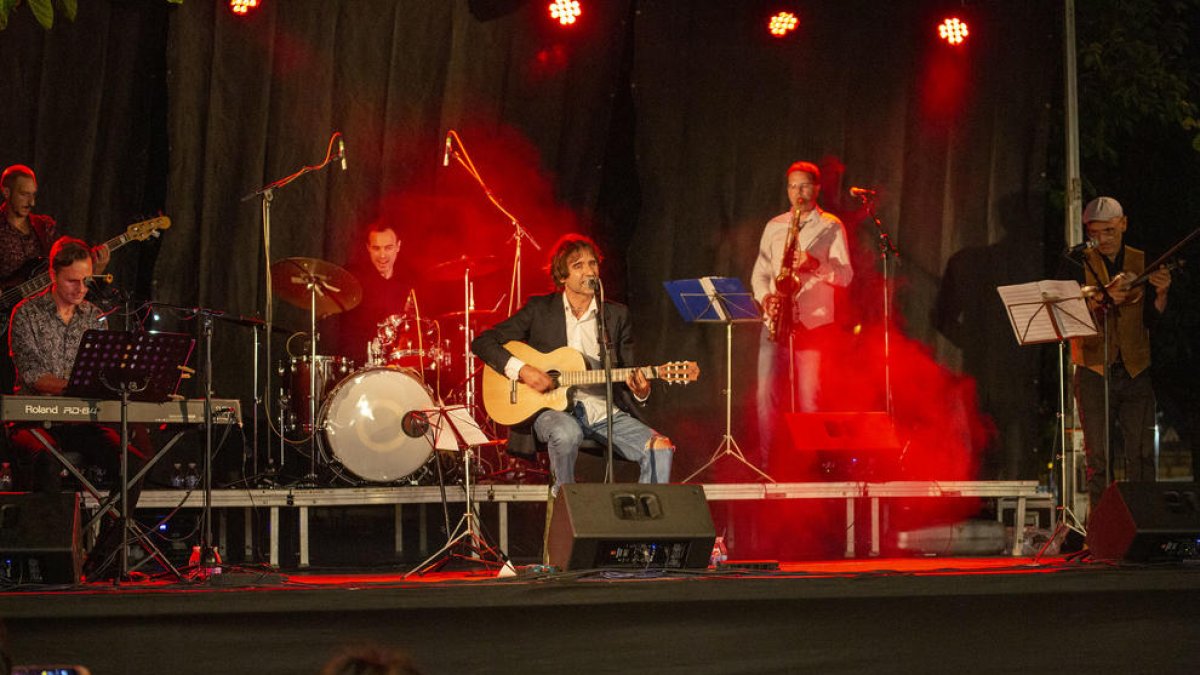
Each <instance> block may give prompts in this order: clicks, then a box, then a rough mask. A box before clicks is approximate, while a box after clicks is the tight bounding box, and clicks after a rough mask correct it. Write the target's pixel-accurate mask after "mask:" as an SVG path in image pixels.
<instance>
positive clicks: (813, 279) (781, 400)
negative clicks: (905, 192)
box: [750, 162, 853, 469]
mask: <svg viewBox="0 0 1200 675" xmlns="http://www.w3.org/2000/svg"><path fill="white" fill-rule="evenodd" d="M784 176H785V181H786V185H787V196H788V201H789V202H790V203H791V209H790V210H789V211H787V212H784V213H781V214H779V215H777V216H775V217H774V218H772V219H771V220H769V221H767V224H766V226H765V227H764V228H763V233H762V238H761V240H760V242H759V247H758V258H757V259H756V260H755V261H754V269H753V271H752V272H751V275H750V285H751V290H752V291H753V292H754V298H755V300H757V301H758V302H759V303H760V304H761V305H762V308H763V315H764V317H765V320H764V328H763V333H762V340H761V342H760V345H759V351H758V389H757V403H758V418H759V423H758V428H759V447H760V450H759V456H760V461H761V467H762V468H764V469H766V466H767V465H768V464H769V461H770V457H771V455H773V454H775V453H776V452H779V451H780V450H782V449H783V448H784V447H785V446H786V445H787V444H786V442H785V439H786V438H787V432H786V428H785V426H784V418H783V414H784V413H787V412H813V411H815V410H816V409H817V404H818V394H819V393H820V368H821V352H820V351H819V349H818V347H819V343H820V338H821V335H822V334H823V333H825V332H828V331H830V330H832V329H833V322H834V310H835V306H834V305H835V300H834V298H835V290H836V288H838V287H841V288H844V287H846V286H848V285H849V284H850V280H851V278H853V270H852V268H851V266H850V249H849V246H848V245H847V243H846V228H845V227H843V226H842V221H840V220H838V218H837V216H835V215H833V214H832V213H828V212H826V211H823V210H822V209H821V207H819V206H817V195H818V194H819V193H820V191H821V186H820V183H821V170H820V169H818V168H817V166H816V165H815V164H813V163H811V162H796V163H794V164H792V165H791V166H789V167H788V169H787V171H786V172H785V174H784Z"/></svg>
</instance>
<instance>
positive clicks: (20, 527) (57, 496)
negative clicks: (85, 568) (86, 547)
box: [0, 492, 83, 584]
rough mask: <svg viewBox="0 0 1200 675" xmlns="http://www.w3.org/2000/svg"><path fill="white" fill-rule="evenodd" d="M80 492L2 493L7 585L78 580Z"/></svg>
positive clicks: (1, 561) (2, 568)
mask: <svg viewBox="0 0 1200 675" xmlns="http://www.w3.org/2000/svg"><path fill="white" fill-rule="evenodd" d="M80 534H81V530H80V521H79V495H77V494H75V493H73V492H64V493H54V494H48V493H38V492H35V493H28V494H24V493H16V492H6V493H0V581H2V582H3V583H5V584H77V583H79V571H80V566H81V565H82V563H83V555H82V550H81V547H80Z"/></svg>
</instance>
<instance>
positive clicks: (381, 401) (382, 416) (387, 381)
mask: <svg viewBox="0 0 1200 675" xmlns="http://www.w3.org/2000/svg"><path fill="white" fill-rule="evenodd" d="M432 407H433V398H432V397H431V396H430V395H429V390H428V389H427V388H426V387H425V385H423V384H421V381H420V380H419V379H417V378H416V377H414V376H413V375H412V374H411V373H409V372H408V371H406V370H399V369H395V368H386V367H385V368H366V369H363V370H360V371H358V372H356V373H354V374H352V375H351V376H349V377H347V378H346V379H344V380H342V381H341V382H339V383H338V385H337V387H336V388H334V390H333V392H332V393H330V395H329V398H328V399H327V400H326V402H325V407H324V408H323V409H322V411H321V426H322V428H323V429H324V431H325V442H326V444H327V445H328V448H329V450H330V451H331V452H332V454H333V456H334V457H335V458H336V459H337V460H338V461H339V462H341V463H342V466H344V467H346V468H347V469H349V470H350V471H351V472H352V473H354V475H356V476H358V477H359V478H363V479H365V480H368V481H375V482H379V483H390V482H392V481H396V480H400V479H402V478H405V477H406V476H409V475H411V474H413V473H415V472H416V471H417V470H418V469H420V468H421V467H422V466H424V465H425V462H427V461H429V456H430V455H432V454H433V446H432V445H431V444H430V442H429V440H428V439H427V438H425V436H418V437H417V438H413V437H412V436H409V435H408V434H406V433H405V432H404V428H403V421H404V415H405V414H406V413H409V412H412V411H414V410H429V409H430V408H432Z"/></svg>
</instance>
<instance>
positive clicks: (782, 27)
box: [767, 12, 800, 37]
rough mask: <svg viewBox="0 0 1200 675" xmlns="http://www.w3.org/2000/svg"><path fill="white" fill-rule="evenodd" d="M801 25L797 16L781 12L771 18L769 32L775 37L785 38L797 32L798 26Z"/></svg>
mask: <svg viewBox="0 0 1200 675" xmlns="http://www.w3.org/2000/svg"><path fill="white" fill-rule="evenodd" d="M799 23H800V19H797V18H796V15H795V14H792V13H791V12H780V13H778V14H776V15H775V16H773V17H771V21H770V23H768V24H767V30H768V31H770V32H771V35H774V36H775V37H783V36H785V35H787V34H788V33H790V32H792V31H794V30H796V25H797V24H799Z"/></svg>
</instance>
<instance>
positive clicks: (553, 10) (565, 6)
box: [549, 0, 583, 26]
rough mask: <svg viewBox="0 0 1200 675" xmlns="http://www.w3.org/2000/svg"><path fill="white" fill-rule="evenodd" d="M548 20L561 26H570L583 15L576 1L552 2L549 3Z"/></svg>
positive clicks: (562, 0)
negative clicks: (552, 20)
mask: <svg viewBox="0 0 1200 675" xmlns="http://www.w3.org/2000/svg"><path fill="white" fill-rule="evenodd" d="M549 9H550V18H551V19H554V20H555V21H557V22H558V23H560V24H562V25H563V26H570V25H572V24H574V23H575V21H576V19H578V18H579V16H580V15H581V14H583V10H582V9H581V8H580V6H579V3H578V2H577V1H576V0H554V2H552V3H550V5H549Z"/></svg>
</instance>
